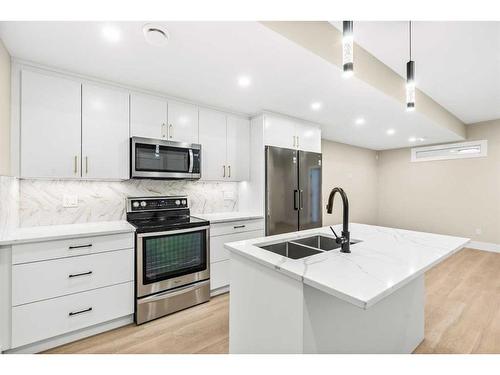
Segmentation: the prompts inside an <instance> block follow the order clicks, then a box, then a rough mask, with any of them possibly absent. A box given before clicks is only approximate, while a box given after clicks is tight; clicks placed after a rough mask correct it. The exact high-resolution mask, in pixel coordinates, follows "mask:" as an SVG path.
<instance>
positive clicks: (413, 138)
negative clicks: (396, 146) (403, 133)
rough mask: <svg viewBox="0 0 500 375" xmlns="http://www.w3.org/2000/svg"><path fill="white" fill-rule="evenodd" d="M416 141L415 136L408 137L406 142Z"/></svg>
mask: <svg viewBox="0 0 500 375" xmlns="http://www.w3.org/2000/svg"><path fill="white" fill-rule="evenodd" d="M416 141H417V138H415V137H410V138H408V142H411V143H413V142H416Z"/></svg>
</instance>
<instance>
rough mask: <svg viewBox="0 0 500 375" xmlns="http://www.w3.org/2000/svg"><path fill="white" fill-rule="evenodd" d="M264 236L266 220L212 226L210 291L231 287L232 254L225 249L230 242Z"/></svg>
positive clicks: (241, 221) (239, 221)
mask: <svg viewBox="0 0 500 375" xmlns="http://www.w3.org/2000/svg"><path fill="white" fill-rule="evenodd" d="M263 236H264V220H263V219H257V220H238V221H233V222H224V223H215V224H211V226H210V290H211V291H215V290H217V289H220V288H224V287H227V286H229V283H230V280H229V270H230V264H231V260H230V254H229V251H227V250H226V249H225V248H224V244H225V243H228V242H235V241H243V240H249V239H252V238H257V237H263Z"/></svg>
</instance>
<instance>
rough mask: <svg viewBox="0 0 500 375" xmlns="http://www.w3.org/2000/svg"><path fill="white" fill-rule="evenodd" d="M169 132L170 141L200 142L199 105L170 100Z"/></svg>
mask: <svg viewBox="0 0 500 375" xmlns="http://www.w3.org/2000/svg"><path fill="white" fill-rule="evenodd" d="M167 132H168V139H169V140H170V141H177V142H187V143H198V107H197V106H195V105H192V104H186V103H181V102H175V101H172V100H169V102H168V129H167Z"/></svg>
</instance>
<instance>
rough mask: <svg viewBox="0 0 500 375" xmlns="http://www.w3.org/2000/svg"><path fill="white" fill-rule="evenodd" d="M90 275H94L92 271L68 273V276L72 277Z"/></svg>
mask: <svg viewBox="0 0 500 375" xmlns="http://www.w3.org/2000/svg"><path fill="white" fill-rule="evenodd" d="M89 275H92V271H88V272H82V273H72V274H71V275H68V277H69V278H72V277H78V276H89Z"/></svg>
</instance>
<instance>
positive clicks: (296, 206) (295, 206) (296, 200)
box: [293, 190, 300, 210]
mask: <svg viewBox="0 0 500 375" xmlns="http://www.w3.org/2000/svg"><path fill="white" fill-rule="evenodd" d="M299 201H300V196H299V191H298V190H294V191H293V209H294V210H298V209H299V204H300V202H299Z"/></svg>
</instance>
